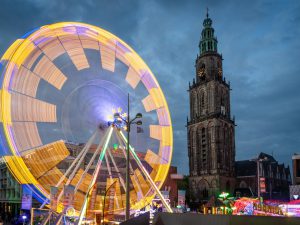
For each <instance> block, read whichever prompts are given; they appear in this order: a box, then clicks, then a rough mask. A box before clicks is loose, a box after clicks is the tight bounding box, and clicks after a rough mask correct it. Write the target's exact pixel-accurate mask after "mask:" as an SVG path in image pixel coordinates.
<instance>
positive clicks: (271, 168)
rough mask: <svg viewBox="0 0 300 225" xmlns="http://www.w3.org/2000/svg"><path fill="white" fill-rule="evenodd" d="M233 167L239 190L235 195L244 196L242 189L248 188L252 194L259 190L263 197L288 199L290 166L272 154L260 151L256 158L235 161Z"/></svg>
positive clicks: (255, 194) (254, 194)
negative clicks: (280, 161) (277, 159)
mask: <svg viewBox="0 0 300 225" xmlns="http://www.w3.org/2000/svg"><path fill="white" fill-rule="evenodd" d="M235 167H236V168H235V170H236V190H241V191H240V193H236V195H237V196H241V197H242V196H244V193H243V190H247V189H249V190H250V191H251V192H252V195H253V196H258V191H259V192H260V196H262V197H263V198H264V199H289V185H291V182H292V180H291V173H290V168H289V166H287V167H285V165H284V164H280V163H278V161H276V160H275V159H274V157H273V156H271V155H268V154H266V153H263V152H262V153H260V154H259V156H258V157H257V159H254V160H242V161H237V162H236V164H235ZM258 180H259V181H258Z"/></svg>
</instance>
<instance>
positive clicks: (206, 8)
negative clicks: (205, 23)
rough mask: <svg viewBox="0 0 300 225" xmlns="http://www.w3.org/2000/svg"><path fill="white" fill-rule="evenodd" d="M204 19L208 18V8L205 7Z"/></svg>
mask: <svg viewBox="0 0 300 225" xmlns="http://www.w3.org/2000/svg"><path fill="white" fill-rule="evenodd" d="M206 18H208V7H206Z"/></svg>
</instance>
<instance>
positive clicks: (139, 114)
mask: <svg viewBox="0 0 300 225" xmlns="http://www.w3.org/2000/svg"><path fill="white" fill-rule="evenodd" d="M135 117H136V118H142V117H143V114H142V113H137V114H136V116H135Z"/></svg>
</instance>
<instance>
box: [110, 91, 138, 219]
mask: <svg viewBox="0 0 300 225" xmlns="http://www.w3.org/2000/svg"><path fill="white" fill-rule="evenodd" d="M129 113H130V111H129V94H128V98H127V119H124V118H123V117H121V115H120V114H119V113H115V114H114V118H115V121H116V122H115V123H119V124H120V123H122V122H124V123H125V125H126V131H127V146H126V193H125V194H126V211H125V220H128V219H129V217H130V199H129V162H130V154H129V151H130V150H129V146H130V144H129V143H130V135H129V134H130V126H131V125H132V124H136V125H139V126H140V125H142V124H143V122H142V121H141V120H138V121H136V119H141V118H142V117H143V115H142V113H137V114H136V115H135V117H134V118H133V119H132V120H130V114H129Z"/></svg>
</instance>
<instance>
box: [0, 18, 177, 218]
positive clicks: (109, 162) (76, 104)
mask: <svg viewBox="0 0 300 225" xmlns="http://www.w3.org/2000/svg"><path fill="white" fill-rule="evenodd" d="M0 72H1V80H0V85H1V90H0V101H1V118H0V121H1V129H0V132H1V134H0V137H1V140H0V143H1V151H2V155H3V158H4V159H5V162H6V164H7V166H8V168H9V169H10V171H11V173H12V174H13V175H14V176H15V178H16V179H17V180H18V181H19V183H21V184H27V185H28V186H30V187H31V188H32V191H33V193H34V196H35V198H36V199H38V200H39V201H40V202H41V204H42V207H50V205H51V203H50V192H51V188H52V187H55V188H56V189H57V191H58V192H57V193H58V194H57V199H56V200H57V208H56V211H57V212H62V211H64V210H65V209H64V204H63V189H64V187H65V186H72V187H73V191H74V202H73V206H74V209H75V211H76V213H77V215H80V216H81V217H83V216H86V215H83V214H86V212H88V213H87V214H90V215H95V214H97V212H99V211H100V210H102V209H103V207H106V209H105V210H106V211H107V212H110V213H112V214H120V215H122V214H124V208H125V192H126V187H125V176H126V175H125V164H126V163H125V162H126V146H127V137H126V133H127V131H128V130H126V129H128V128H129V127H127V126H126V123H123V122H122V121H125V122H126V121H128V119H129V118H128V117H129V115H128V113H127V111H129V110H128V107H127V105H128V104H127V103H128V102H127V96H129V95H130V101H131V106H130V108H131V110H132V111H133V114H134V115H135V114H136V113H137V112H139V113H140V112H141V113H142V114H143V118H142V121H143V126H142V127H140V126H139V123H135V124H132V128H131V132H130V135H131V136H130V139H131V141H130V145H129V149H130V160H129V166H130V185H129V188H130V189H129V191H130V208H131V210H135V209H136V210H138V209H141V208H143V207H145V206H146V205H148V204H149V203H150V202H151V200H152V199H153V198H154V197H155V195H160V196H161V194H160V192H159V189H160V188H161V186H162V185H163V182H164V180H165V179H166V176H167V173H168V170H169V166H170V162H171V158H172V147H173V146H172V145H173V136H172V124H171V119H170V114H169V109H168V105H167V102H166V100H165V97H164V94H163V92H162V90H161V88H160V86H159V84H158V82H157V80H156V78H155V77H154V75H153V73H152V72H151V70H150V69H149V68H148V66H147V65H146V64H145V63H144V61H143V60H142V59H141V58H140V57H139V55H138V54H137V53H136V52H135V51H134V50H133V49H132V48H131V47H130V46H128V45H127V44H126V43H125V42H124V41H122V40H121V39H119V38H118V37H116V36H115V35H113V34H111V33H109V32H108V31H106V30H103V29H101V28H99V27H95V26H92V25H88V24H83V23H77V22H63V23H56V24H51V25H46V26H43V27H40V28H38V29H35V30H33V31H31V32H29V33H27V34H25V35H24V36H23V37H21V38H20V39H17V40H16V41H15V42H14V43H13V44H12V45H11V46H10V47H9V48H8V50H7V51H6V52H5V54H4V55H3V57H2V59H1V64H0ZM128 93H129V95H128ZM139 113H138V114H137V117H140V114H139ZM116 115H118V117H116ZM130 117H132V115H130ZM141 131H143V132H141ZM111 187H113V191H111V190H112V189H111V190H108V189H109V188H111ZM108 191H110V192H112V193H109V194H110V195H112V197H113V198H112V200H110V202H109V205H108V206H107V205H103V198H105V195H107V192H108ZM166 207H167V208H168V210H171V209H170V208H169V207H168V206H166Z"/></svg>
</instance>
